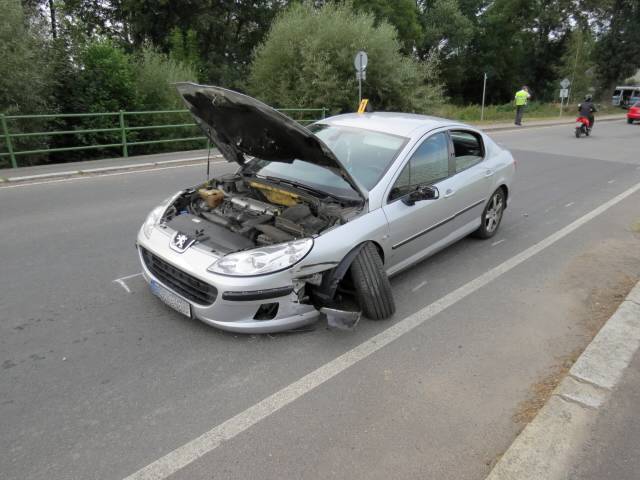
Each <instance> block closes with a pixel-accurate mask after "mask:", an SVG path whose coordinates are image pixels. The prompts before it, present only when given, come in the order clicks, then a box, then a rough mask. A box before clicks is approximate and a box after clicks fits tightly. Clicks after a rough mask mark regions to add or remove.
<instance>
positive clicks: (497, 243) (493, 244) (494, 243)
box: [491, 238, 505, 247]
mask: <svg viewBox="0 0 640 480" xmlns="http://www.w3.org/2000/svg"><path fill="white" fill-rule="evenodd" d="M504 241H505V239H504V238H503V239H501V240H498V241H497V242H493V243H492V244H491V246H492V247H495V246H496V245H500V244H501V243H502V242H504Z"/></svg>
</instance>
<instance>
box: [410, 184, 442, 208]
mask: <svg viewBox="0 0 640 480" xmlns="http://www.w3.org/2000/svg"><path fill="white" fill-rule="evenodd" d="M438 197H440V192H438V189H437V188H436V187H434V186H433V185H418V186H417V187H416V189H415V190H414V191H413V192H410V193H409V194H408V195H406V196H405V197H404V198H403V199H402V202H403V203H404V204H405V205H409V206H411V205H415V203H416V202H420V201H422V200H435V199H437V198H438Z"/></svg>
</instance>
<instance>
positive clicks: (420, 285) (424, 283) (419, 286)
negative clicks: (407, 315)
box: [411, 280, 427, 292]
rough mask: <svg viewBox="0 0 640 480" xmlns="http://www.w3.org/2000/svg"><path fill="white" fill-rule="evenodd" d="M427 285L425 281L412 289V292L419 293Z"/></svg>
mask: <svg viewBox="0 0 640 480" xmlns="http://www.w3.org/2000/svg"><path fill="white" fill-rule="evenodd" d="M426 284H427V281H426V280H425V281H424V282H420V283H419V284H418V285H416V286H415V287H413V288H412V289H411V291H412V292H417V291H418V290H420V289H421V288H422V287H424V286H425V285H426Z"/></svg>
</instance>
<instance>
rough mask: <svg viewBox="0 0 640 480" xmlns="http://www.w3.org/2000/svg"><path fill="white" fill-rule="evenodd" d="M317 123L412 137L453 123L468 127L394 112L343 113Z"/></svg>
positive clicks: (412, 114) (426, 116) (442, 120)
mask: <svg viewBox="0 0 640 480" xmlns="http://www.w3.org/2000/svg"><path fill="white" fill-rule="evenodd" d="M317 123H321V124H325V125H340V126H344V127H354V128H364V129H367V130H374V131H377V132H384V133H390V134H392V135H399V136H402V137H412V136H414V135H418V134H421V133H423V132H427V131H429V130H433V129H435V128H440V127H448V126H453V125H456V126H465V127H468V126H467V125H464V124H461V123H459V122H456V121H454V120H447V119H446V118H440V117H431V116H428V115H417V114H415V113H396V112H371V113H345V114H343V115H336V116H333V117H329V118H325V119H322V120H320V121H318V122H317Z"/></svg>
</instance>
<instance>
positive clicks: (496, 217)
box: [473, 188, 505, 238]
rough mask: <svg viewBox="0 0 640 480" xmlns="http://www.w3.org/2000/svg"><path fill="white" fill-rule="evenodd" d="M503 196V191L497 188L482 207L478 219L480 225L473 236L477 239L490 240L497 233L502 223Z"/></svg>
mask: <svg viewBox="0 0 640 480" xmlns="http://www.w3.org/2000/svg"><path fill="white" fill-rule="evenodd" d="M504 206H505V196H504V191H503V190H502V189H501V188H499V189H498V190H496V191H495V192H493V195H491V198H490V199H489V202H488V203H487V205H486V206H485V207H484V211H483V212H482V217H481V218H480V220H481V222H482V223H481V224H480V228H478V229H477V230H476V231H475V232H473V235H474V236H475V237H478V238H491V237H493V236H494V235H495V233H496V232H497V231H498V227H499V226H500V222H501V221H502V214H503V213H504Z"/></svg>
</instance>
